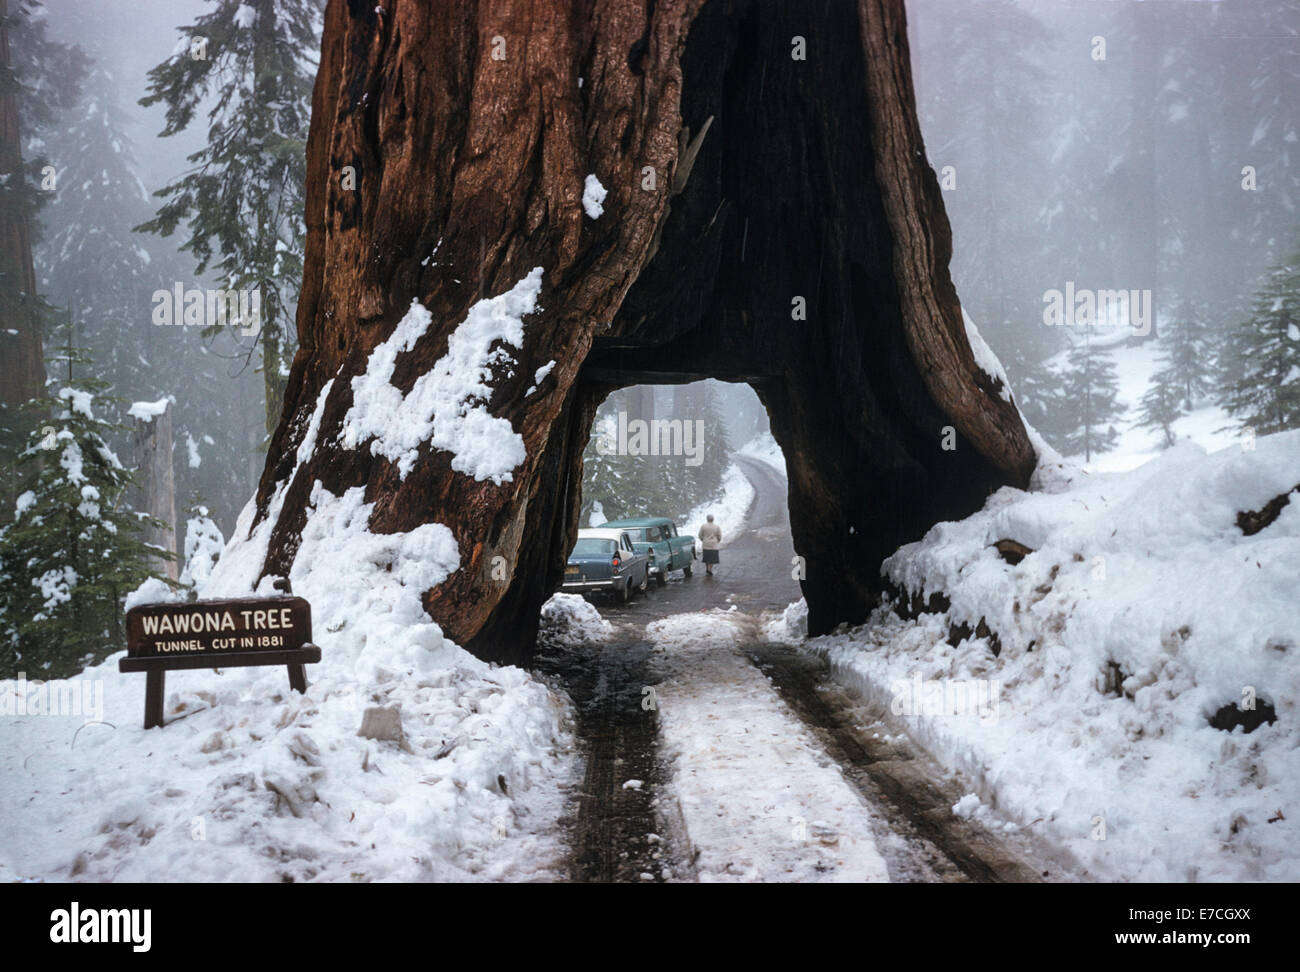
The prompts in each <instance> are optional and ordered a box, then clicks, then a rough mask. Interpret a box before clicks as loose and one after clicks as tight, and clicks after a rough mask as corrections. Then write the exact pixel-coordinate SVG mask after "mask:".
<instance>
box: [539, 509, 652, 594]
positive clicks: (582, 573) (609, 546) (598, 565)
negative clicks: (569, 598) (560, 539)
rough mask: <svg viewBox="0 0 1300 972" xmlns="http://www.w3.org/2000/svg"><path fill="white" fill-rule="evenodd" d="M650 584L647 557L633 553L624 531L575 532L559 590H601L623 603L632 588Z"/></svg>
mask: <svg viewBox="0 0 1300 972" xmlns="http://www.w3.org/2000/svg"><path fill="white" fill-rule="evenodd" d="M649 586H650V558H649V557H647V556H646V555H645V554H642V553H637V552H636V550H635V548H633V546H632V539H631V537H629V536H628V533H627V531H626V530H611V529H607V528H602V527H591V528H588V529H585V530H579V531H578V541H577V543H575V544H574V545H573V550H572V552H570V554H569V560H568V563H567V564H565V567H564V581H563V582H562V583H561V585H560V589H561V590H563V591H570V592H573V593H576V594H588V593H591V592H593V591H605V592H608V593H610V594H613V595H614V596H615V597H617V598H618V599H619V600H621V601H622V602H623V603H624V604H626V603H627V602H628V601H630V600H632V593H633V592H634V591H642V592H644V591H645V590H646V589H647V588H648V587H649Z"/></svg>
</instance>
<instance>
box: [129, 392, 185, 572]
mask: <svg viewBox="0 0 1300 972" xmlns="http://www.w3.org/2000/svg"><path fill="white" fill-rule="evenodd" d="M134 439H135V468H136V490H137V491H138V493H139V497H138V499H137V502H136V509H138V510H140V511H141V512H143V513H147V514H149V515H150V516H152V517H155V518H157V519H158V520H161V521H162V523H163V525H162V526H160V527H159V526H153V525H150V524H146V525H145V527H144V529H143V530H142V531H141V533H140V539H141V540H142V541H144V542H145V543H147V544H150V545H151V546H155V547H161V548H162V549H163V550H170V551H172V552H173V553H177V550H176V479H175V472H174V467H173V463H172V454H173V445H174V443H173V439H172V406H171V403H170V402H168V403H167V408H166V409H164V411H163V412H162V414H161V415H155V416H153V417H152V418H147V419H146V418H139V417H137V418H136V420H135V436H134ZM182 552H183V551H182ZM149 569H150V570H151V571H153V572H154V573H157V574H166V575H167V576H168V577H170V578H171V579H172V580H176V579H177V577H178V576H179V572H178V565H177V561H176V560H175V559H172V560H167V559H164V558H162V557H155V558H153V560H152V562H151V563H150V567H149Z"/></svg>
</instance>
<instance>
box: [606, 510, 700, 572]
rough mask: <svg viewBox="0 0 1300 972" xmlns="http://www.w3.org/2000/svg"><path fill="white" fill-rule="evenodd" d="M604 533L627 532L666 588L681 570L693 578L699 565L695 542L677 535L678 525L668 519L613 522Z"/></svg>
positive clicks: (650, 517)
mask: <svg viewBox="0 0 1300 972" xmlns="http://www.w3.org/2000/svg"><path fill="white" fill-rule="evenodd" d="M601 528H602V529H610V530H623V531H624V532H626V533H627V535H628V536H629V537H630V538H631V539H632V546H633V548H634V549H635V550H636V552H637V553H644V554H646V555H648V556H649V557H650V576H652V577H653V578H654V579H655V581H656V582H657V583H658V584H659V586H660V587H662V586H663V585H664V584H666V583H668V575H669V574H670V573H672V572H673V571H674V570H680V571H681V572H682V576H683V577H690V576H691V566H692V564H693V563H694V561H695V538H694V537H684V536H681V535H679V534H678V533H677V525H676V524H675V523H673V521H672V520H670V519H668V517H666V516H643V517H637V518H633V519H627V520H610V521H609V522H607V523H602V524H601Z"/></svg>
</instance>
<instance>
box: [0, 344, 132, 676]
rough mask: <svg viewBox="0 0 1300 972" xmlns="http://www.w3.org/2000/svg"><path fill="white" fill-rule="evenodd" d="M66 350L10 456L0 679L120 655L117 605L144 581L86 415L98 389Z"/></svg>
mask: <svg viewBox="0 0 1300 972" xmlns="http://www.w3.org/2000/svg"><path fill="white" fill-rule="evenodd" d="M68 332H69V333H68V337H67V345H66V346H65V347H64V348H63V349H62V350H61V351H60V353H58V354H57V355H54V356H51V358H50V359H49V361H48V365H49V369H50V374H51V375H52V376H54V377H52V378H51V379H50V384H49V387H50V392H51V393H50V395H49V396H48V397H47V398H45V399H42V400H40V401H38V402H35V403H33V407H34V408H35V409H37V410H38V411H40V412H41V413H43V414H44V415H47V416H53V417H52V418H48V419H43V420H42V423H41V427H40V428H39V429H37V430H36V432H35V433H34V434H33V436H32V438H31V440H30V443H29V445H28V447H27V448H26V449H25V450H24V451H23V453H22V455H21V456H20V457H19V465H20V468H21V469H22V470H24V471H25V472H26V473H27V477H28V478H27V483H26V485H27V487H28V488H27V489H26V490H24V492H22V493H21V494H20V495H19V497H18V501H17V504H16V509H15V516H14V521H13V522H12V523H11V524H9V525H8V526H6V527H5V528H4V529H3V531H0V581H3V583H0V672H3V673H5V674H7V675H12V674H16V673H17V672H19V671H26V672H28V673H29V674H30V673H39V674H40V675H41V676H42V677H46V678H66V677H68V676H70V675H74V674H76V673H77V672H78V671H80V670H81V669H82V668H84V667H85V666H86V665H87V664H89V663H93V662H94V661H97V660H100V659H103V658H104V657H106V656H107V655H109V654H111V653H113V652H114V651H118V650H120V649H121V647H122V644H121V641H122V635H123V631H122V600H123V598H124V597H125V596H126V595H127V594H128V593H130V592H131V591H132V590H134V589H135V588H136V587H138V586H139V585H140V584H141V583H142V582H143V581H144V580H145V579H146V578H147V577H148V576H149V569H148V567H147V564H146V558H147V557H148V556H149V555H150V554H151V553H156V551H151V550H150V548H148V547H146V545H145V544H144V543H143V542H142V541H141V540H140V536H139V532H140V522H141V518H140V517H139V516H137V515H136V514H134V513H132V512H131V511H129V510H127V509H125V508H124V505H123V499H124V496H125V492H126V489H127V487H128V486H129V484H130V482H131V477H130V474H129V473H128V472H127V470H126V469H125V468H124V467H123V466H122V463H121V462H120V461H119V460H118V458H117V456H116V455H115V454H114V453H113V451H112V450H111V449H110V448H109V446H108V442H107V438H108V436H109V435H110V434H111V433H112V432H114V431H117V429H116V427H114V426H112V425H111V424H110V423H108V422H106V421H105V420H104V419H102V418H98V417H96V415H95V410H96V408H98V407H100V406H101V405H102V401H99V400H97V398H96V396H97V395H98V394H99V393H100V392H101V391H102V389H103V388H104V383H103V382H102V381H98V380H95V379H94V378H91V377H89V375H88V374H87V372H86V371H85V370H84V369H85V368H86V367H87V366H88V365H89V363H90V361H89V359H88V358H87V356H86V355H85V353H84V351H83V349H80V348H77V347H74V346H73V345H72V339H71V328H70V327H69V328H68Z"/></svg>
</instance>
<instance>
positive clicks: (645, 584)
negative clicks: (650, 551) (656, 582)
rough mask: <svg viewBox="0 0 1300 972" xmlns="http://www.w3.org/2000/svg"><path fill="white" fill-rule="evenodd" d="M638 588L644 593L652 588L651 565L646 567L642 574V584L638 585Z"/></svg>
mask: <svg viewBox="0 0 1300 972" xmlns="http://www.w3.org/2000/svg"><path fill="white" fill-rule="evenodd" d="M637 590H638V591H640V592H641V593H642V594H644V593H645V592H646V591H648V590H650V568H649V567H647V568H646V569H645V573H644V574H642V575H641V586H640V587H638V588H637Z"/></svg>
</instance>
